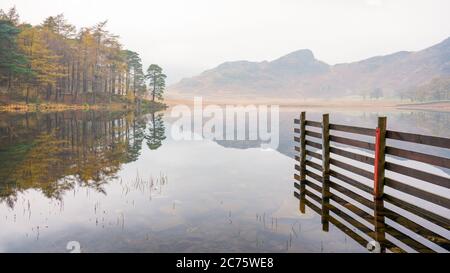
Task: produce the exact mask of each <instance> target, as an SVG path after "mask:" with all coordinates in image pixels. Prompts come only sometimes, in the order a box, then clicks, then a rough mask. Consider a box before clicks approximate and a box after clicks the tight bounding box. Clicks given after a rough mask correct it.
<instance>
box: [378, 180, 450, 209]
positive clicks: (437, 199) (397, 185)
mask: <svg viewBox="0 0 450 273" xmlns="http://www.w3.org/2000/svg"><path fill="white" fill-rule="evenodd" d="M385 184H386V186H388V187H391V188H393V189H396V190H398V191H401V192H404V193H407V194H410V195H412V196H414V197H417V198H420V199H423V200H425V201H428V202H431V203H433V204H436V205H439V206H442V207H444V208H448V209H450V199H447V198H445V197H443V196H440V195H437V194H434V193H431V192H427V191H424V190H422V189H419V188H416V187H413V186H410V185H408V184H405V183H401V182H399V181H396V180H394V179H391V178H388V177H386V178H385Z"/></svg>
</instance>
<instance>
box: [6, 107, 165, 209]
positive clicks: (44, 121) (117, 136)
mask: <svg viewBox="0 0 450 273" xmlns="http://www.w3.org/2000/svg"><path fill="white" fill-rule="evenodd" d="M162 117H163V115H162V114H159V113H158V114H155V113H150V114H138V113H135V112H133V111H125V112H108V111H100V112H99V111H87V112H86V111H84V112H82V111H65V112H55V113H32V114H31V113H26V114H2V116H1V118H0V202H6V203H7V204H8V206H9V207H13V206H14V204H15V202H16V201H17V196H18V193H20V192H23V191H25V190H28V189H37V190H40V191H41V192H42V193H43V194H44V195H45V196H46V197H48V198H53V199H59V200H60V199H61V197H62V195H63V193H64V192H66V191H68V190H71V189H73V188H74V187H75V186H77V185H79V186H84V187H89V188H92V189H95V190H96V191H98V192H101V193H105V192H104V189H103V186H104V185H105V184H106V183H108V182H110V181H111V180H112V179H114V178H116V174H117V172H118V171H119V169H120V167H121V165H122V164H124V163H128V162H133V161H136V160H137V159H138V157H139V155H140V153H141V150H142V143H143V141H144V139H146V140H147V144H148V146H149V148H150V149H153V150H154V149H157V148H159V147H160V146H161V145H162V140H164V139H165V134H164V123H163V120H162ZM147 122H150V123H149V128H148V131H146V127H147Z"/></svg>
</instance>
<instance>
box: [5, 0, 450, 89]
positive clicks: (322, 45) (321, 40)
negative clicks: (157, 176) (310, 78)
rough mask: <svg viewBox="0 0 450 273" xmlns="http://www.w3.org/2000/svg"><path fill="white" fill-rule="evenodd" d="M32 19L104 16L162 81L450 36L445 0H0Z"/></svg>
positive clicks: (350, 56) (364, 54) (91, 20)
mask: <svg viewBox="0 0 450 273" xmlns="http://www.w3.org/2000/svg"><path fill="white" fill-rule="evenodd" d="M12 6H16V8H17V9H18V12H19V14H20V15H21V20H23V21H26V22H29V23H32V24H39V23H40V22H42V21H43V20H44V18H46V17H47V16H51V15H56V14H59V13H64V14H65V16H66V18H67V19H68V20H69V21H70V22H71V23H73V24H75V25H76V26H78V27H80V26H86V25H94V24H95V23H97V22H99V21H103V20H106V19H107V20H108V21H109V24H108V25H109V27H108V28H109V30H110V31H111V32H113V33H115V34H118V35H120V37H121V40H122V42H123V43H124V45H125V47H127V48H129V49H130V50H134V51H137V52H139V53H140V54H141V56H142V58H143V61H144V65H145V66H148V65H149V64H150V63H158V64H159V65H161V66H162V67H163V68H164V69H165V70H166V74H167V75H168V83H169V84H170V83H173V82H176V81H178V80H179V79H181V78H183V77H190V76H193V75H196V74H198V73H200V72H202V71H203V70H205V69H209V68H212V67H215V66H216V65H218V64H220V63H222V62H225V61H233V60H251V61H262V60H272V59H275V58H277V57H279V56H282V55H285V54H287V53H289V52H291V51H294V50H298V49H301V48H309V49H311V50H312V51H313V52H314V54H315V56H316V57H317V58H318V59H320V60H323V61H325V62H327V63H329V64H335V63H341V62H351V61H357V60H360V59H365V58H368V57H372V56H375V55H383V54H389V53H392V52H396V51H401V50H408V51H415V50H420V49H423V48H425V47H428V46H430V45H432V44H436V43H438V42H440V41H442V40H444V39H445V38H447V37H449V36H450V16H448V11H449V10H450V1H448V0H429V1H423V0H389V1H388V0H347V1H335V0H329V1H327V0H318V1H306V0H305V1H300V0H278V1H277V0H246V1H242V0H241V1H239V0H220V1H218V0H216V1H211V0H189V1H186V0H164V1H162V0H159V1H155V0H152V1H139V0H128V1H111V0H92V1H83V0H63V1H62V0H40V1H36V0H2V1H1V3H0V8H1V9H8V8H10V7H12Z"/></svg>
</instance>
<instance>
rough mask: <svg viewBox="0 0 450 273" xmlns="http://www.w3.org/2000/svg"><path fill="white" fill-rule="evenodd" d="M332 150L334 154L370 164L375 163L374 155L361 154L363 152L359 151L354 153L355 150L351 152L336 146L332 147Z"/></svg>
mask: <svg viewBox="0 0 450 273" xmlns="http://www.w3.org/2000/svg"><path fill="white" fill-rule="evenodd" d="M330 152H331V153H333V154H337V155H340V156H343V157H346V158H349V159H353V160H356V161H359V162H362V163H366V164H369V165H373V163H374V159H373V158H372V157H369V156H365V155H361V154H357V153H353V152H349V151H346V150H342V149H339V148H336V147H330Z"/></svg>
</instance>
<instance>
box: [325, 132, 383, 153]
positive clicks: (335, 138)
mask: <svg viewBox="0 0 450 273" xmlns="http://www.w3.org/2000/svg"><path fill="white" fill-rule="evenodd" d="M330 140H331V141H333V142H337V143H341V144H345V145H349V146H354V147H358V148H363V149H366V150H370V151H374V150H375V144H373V143H369V142H365V141H361V140H356V139H351V138H346V137H340V136H334V135H330Z"/></svg>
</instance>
